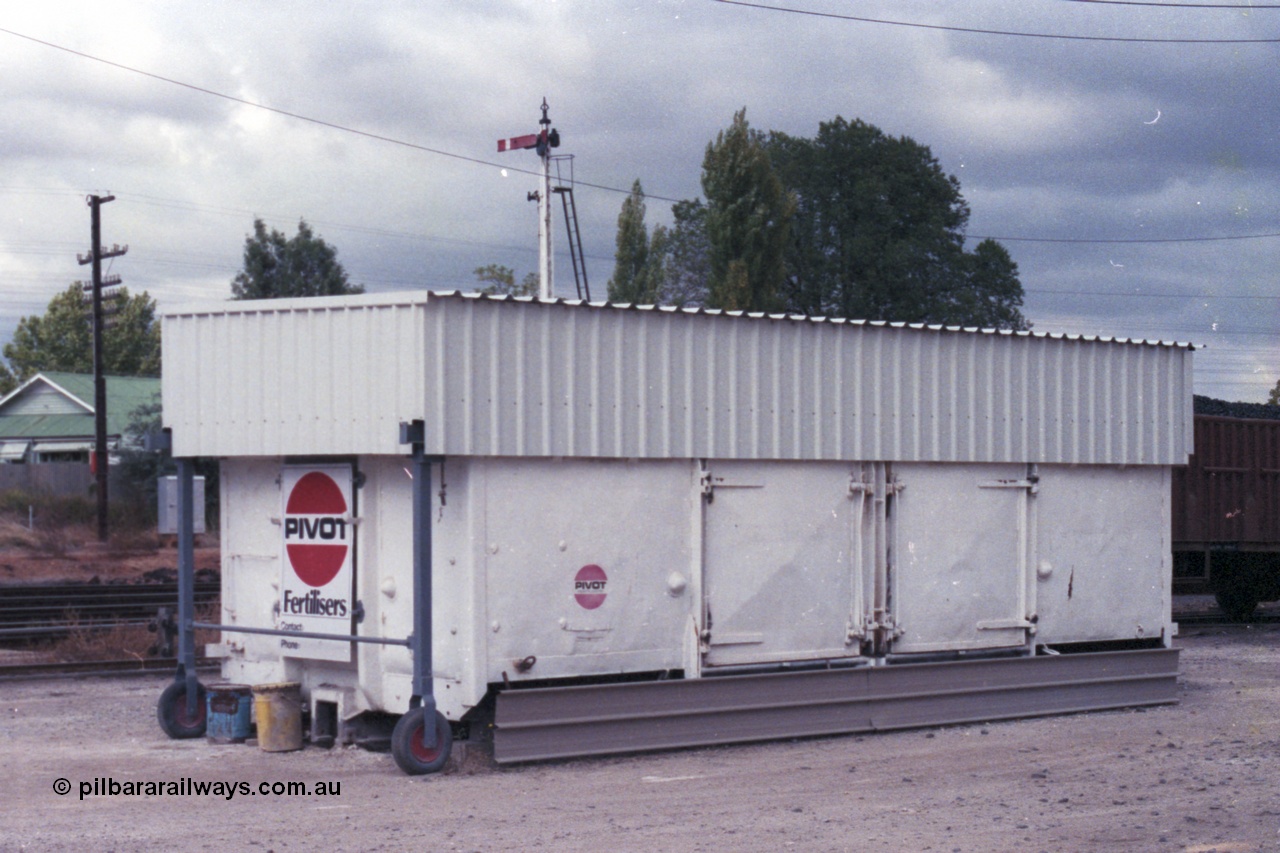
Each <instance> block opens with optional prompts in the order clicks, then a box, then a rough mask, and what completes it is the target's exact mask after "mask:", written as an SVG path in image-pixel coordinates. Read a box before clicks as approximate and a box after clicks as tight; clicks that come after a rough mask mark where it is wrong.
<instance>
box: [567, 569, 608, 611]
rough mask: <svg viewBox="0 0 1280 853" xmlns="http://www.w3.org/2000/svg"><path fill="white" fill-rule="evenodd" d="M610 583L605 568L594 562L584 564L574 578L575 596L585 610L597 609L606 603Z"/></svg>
mask: <svg viewBox="0 0 1280 853" xmlns="http://www.w3.org/2000/svg"><path fill="white" fill-rule="evenodd" d="M608 584H609V576H608V575H606V574H605V573H604V569H602V568H600V567H599V566H597V565H595V564H594V563H592V564H591V565H588V566H583V567H582V568H580V569H578V574H576V575H575V576H574V578H573V598H574V600H575V601H577V602H578V604H579V605H580V606H581V607H582V608H583V609H584V610H595V609H596V608H597V607H599V606H600V605H601V604H604V599H605V596H606V595H608V593H607V592H606V589H607V587H608Z"/></svg>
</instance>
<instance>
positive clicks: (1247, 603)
mask: <svg viewBox="0 0 1280 853" xmlns="http://www.w3.org/2000/svg"><path fill="white" fill-rule="evenodd" d="M1213 597H1214V599H1215V600H1216V601H1217V602H1218V609H1219V610H1221V611H1222V612H1223V614H1225V615H1226V617H1227V618H1228V619H1230V620H1231V621H1232V622H1248V621H1249V620H1250V619H1251V618H1253V612H1254V611H1255V610H1257V609H1258V595H1257V593H1255V592H1253V591H1252V590H1250V589H1242V588H1241V586H1229V587H1226V588H1225V589H1220V590H1218V591H1217V592H1215V593H1214V594H1213Z"/></svg>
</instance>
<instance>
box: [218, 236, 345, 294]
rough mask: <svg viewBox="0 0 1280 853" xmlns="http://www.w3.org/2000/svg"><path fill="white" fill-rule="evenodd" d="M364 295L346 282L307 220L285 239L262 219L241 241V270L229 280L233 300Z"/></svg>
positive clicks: (328, 248)
mask: <svg viewBox="0 0 1280 853" xmlns="http://www.w3.org/2000/svg"><path fill="white" fill-rule="evenodd" d="M349 293H364V287H362V286H361V285H358V284H356V285H353V284H351V283H349V282H348V281H347V273H346V271H345V270H343V268H342V264H340V263H338V253H337V251H336V250H335V249H334V248H333V247H332V246H330V245H329V244H328V243H326V242H325V241H324V240H323V239H322V238H320V237H317V236H315V235H314V234H313V233H312V231H311V227H310V226H309V225H307V223H306V220H299V221H298V233H297V234H295V235H294V236H293V237H289V238H286V237H285V235H284V234H282V233H281V232H279V231H277V230H276V229H274V228H272V229H271V230H270V231H268V230H267V227H266V225H264V224H263V222H262V220H261V219H255V220H253V235H252V236H249V237H246V238H245V241H244V268H243V269H242V270H241V271H240V272H239V273H237V274H236V277H235V278H234V279H232V280H231V295H232V298H233V299H279V298H283V297H290V296H341V295H344V294H349Z"/></svg>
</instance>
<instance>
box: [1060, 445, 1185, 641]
mask: <svg viewBox="0 0 1280 853" xmlns="http://www.w3.org/2000/svg"><path fill="white" fill-rule="evenodd" d="M1171 479H1172V477H1171V474H1170V473H1169V469H1168V468H1156V467H1147V466H1143V467H1128V468H1121V467H1113V466H1086V467H1079V468H1076V467H1067V466H1041V480H1040V489H1039V494H1038V496H1037V497H1036V501H1037V503H1038V504H1039V507H1038V510H1039V514H1040V515H1039V517H1040V520H1041V524H1040V532H1039V536H1038V543H1039V547H1038V556H1037V563H1036V570H1037V571H1036V575H1037V582H1036V609H1037V611H1038V612H1039V614H1040V622H1039V626H1038V627H1039V629H1040V630H1039V634H1038V636H1037V637H1036V639H1037V641H1038V642H1041V643H1050V644H1051V643H1074V642H1092V641H1098V640H1117V639H1150V638H1152V637H1159V636H1162V634H1163V636H1164V637H1165V640H1166V642H1168V641H1169V636H1170V634H1171V617H1170V608H1171V598H1170V595H1171V590H1170V584H1171V583H1172V574H1173V569H1172V566H1171V557H1170V555H1169V552H1170V540H1169V535H1170V534H1169V531H1170V528H1171V524H1172V520H1171V517H1170V495H1171V489H1172V484H1171Z"/></svg>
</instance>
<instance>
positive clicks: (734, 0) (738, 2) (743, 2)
mask: <svg viewBox="0 0 1280 853" xmlns="http://www.w3.org/2000/svg"><path fill="white" fill-rule="evenodd" d="M712 2H714V3H724V4H725V5H727V6H743V7H746V8H749V9H766V10H768V11H770V12H787V13H789V14H792V15H808V16H811V17H814V18H828V19H836V20H840V21H855V22H857V23H862V24H885V25H887V26H891V27H911V28H913V29H920V30H938V31H941V32H948V33H969V34H971V35H984V36H1017V37H1020V38H1035V39H1061V40H1065V41H1110V42H1127V43H1130V44H1276V43H1280V38H1267V39H1213V38H1143V37H1129V36H1079V35H1069V34H1065V33H1027V32H1020V31H1015V30H989V29H982V28H979V27H954V26H949V25H946V24H921V23H918V22H914V21H891V20H887V19H885V18H864V17H862V16H859V15H842V14H839V13H836V12H819V11H818V10H816V9H797V8H795V7H794V6H770V5H766V4H764V3H749V2H747V0H712Z"/></svg>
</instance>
